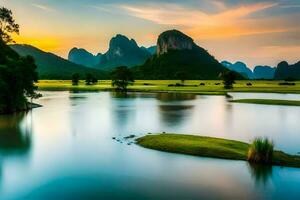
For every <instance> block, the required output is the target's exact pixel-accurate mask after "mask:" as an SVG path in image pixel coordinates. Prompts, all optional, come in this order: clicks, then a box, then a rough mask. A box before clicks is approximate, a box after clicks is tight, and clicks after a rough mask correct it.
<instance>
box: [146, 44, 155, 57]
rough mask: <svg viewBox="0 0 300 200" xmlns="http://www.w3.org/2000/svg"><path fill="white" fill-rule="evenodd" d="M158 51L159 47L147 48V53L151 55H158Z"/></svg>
mask: <svg viewBox="0 0 300 200" xmlns="http://www.w3.org/2000/svg"><path fill="white" fill-rule="evenodd" d="M156 49H157V46H156V45H155V46H151V47H148V48H147V51H148V52H149V53H150V54H151V55H154V54H156Z"/></svg>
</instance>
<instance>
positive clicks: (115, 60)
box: [97, 34, 151, 70]
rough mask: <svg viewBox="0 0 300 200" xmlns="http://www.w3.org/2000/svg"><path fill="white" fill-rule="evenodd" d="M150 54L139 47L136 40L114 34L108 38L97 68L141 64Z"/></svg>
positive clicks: (107, 68)
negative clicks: (107, 44) (107, 45)
mask: <svg viewBox="0 0 300 200" xmlns="http://www.w3.org/2000/svg"><path fill="white" fill-rule="evenodd" d="M150 56H151V54H150V53H149V52H148V51H147V50H146V49H143V48H140V47H139V46H138V45H137V43H136V41H135V40H133V39H131V40H129V39H128V38H127V37H126V36H124V35H120V34H118V35H116V36H115V37H113V38H112V39H111V40H110V43H109V49H108V51H107V52H106V53H105V54H103V56H102V57H101V61H100V63H99V64H98V65H97V68H99V69H106V70H111V69H113V68H115V67H118V66H127V67H133V66H136V65H141V64H143V63H144V62H145V61H146V60H147V59H148V58H149V57H150Z"/></svg>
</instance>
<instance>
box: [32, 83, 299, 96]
mask: <svg viewBox="0 0 300 200" xmlns="http://www.w3.org/2000/svg"><path fill="white" fill-rule="evenodd" d="M280 82H282V81H249V80H247V81H237V82H236V84H235V85H234V89H232V90H225V89H224V88H223V85H222V81H212V80H205V81H185V86H184V87H182V86H181V87H173V86H172V87H168V85H169V84H176V83H180V81H178V80H137V81H136V82H135V83H134V85H132V86H129V91H142V92H152V91H153V92H166V91H169V92H172V91H174V92H188V93H200V94H201V93H202V94H214V95H216V94H219V95H224V94H226V93H227V92H276V93H299V94H300V82H295V83H296V85H294V86H288V85H279V83H280ZM200 83H203V84H204V85H200ZM247 83H251V84H252V86H247ZM37 86H38V87H39V89H40V90H80V91H99V90H112V89H113V88H112V86H111V81H99V82H98V84H96V85H88V86H87V85H85V84H84V81H80V84H79V85H78V86H72V83H71V81H60V80H40V81H39V83H37Z"/></svg>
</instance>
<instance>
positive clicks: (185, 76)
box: [175, 71, 188, 84]
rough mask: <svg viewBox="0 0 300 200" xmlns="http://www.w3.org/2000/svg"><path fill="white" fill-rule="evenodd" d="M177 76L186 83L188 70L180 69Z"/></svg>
mask: <svg viewBox="0 0 300 200" xmlns="http://www.w3.org/2000/svg"><path fill="white" fill-rule="evenodd" d="M175 76H176V78H178V79H179V80H181V83H182V84H184V81H185V80H186V79H187V77H188V75H187V73H186V72H184V71H179V72H177V73H176V75H175Z"/></svg>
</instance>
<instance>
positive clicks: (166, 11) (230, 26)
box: [121, 1, 285, 38]
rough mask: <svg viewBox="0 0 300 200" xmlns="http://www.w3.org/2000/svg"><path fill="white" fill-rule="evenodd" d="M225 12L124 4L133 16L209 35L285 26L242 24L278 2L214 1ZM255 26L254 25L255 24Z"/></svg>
mask: <svg viewBox="0 0 300 200" xmlns="http://www.w3.org/2000/svg"><path fill="white" fill-rule="evenodd" d="M213 2H214V4H216V6H217V7H219V8H222V10H223V11H220V12H218V13H213V14H211V13H206V12H203V11H201V10H195V9H191V8H185V7H182V6H179V5H178V4H161V5H160V6H132V5H121V8H122V9H124V10H126V11H127V13H128V14H129V15H131V16H134V17H138V18H141V19H145V20H148V21H152V22H154V23H157V24H161V25H172V26H177V27H180V28H182V29H184V30H185V31H187V32H189V33H192V35H198V36H199V35H201V36H205V37H206V38H207V37H224V36H226V37H227V36H237V35H247V34H259V33H267V32H282V31H285V30H284V29H281V28H276V29H272V28H256V29H251V30H250V28H249V29H247V28H245V26H244V27H241V26H240V24H241V23H243V24H244V23H245V22H247V21H248V22H250V21H251V19H249V18H247V17H248V16H249V15H251V14H253V13H255V12H258V11H262V10H265V9H268V8H272V7H275V6H277V5H278V4H276V3H255V4H248V5H242V6H239V7H233V8H227V9H226V5H225V4H224V3H222V2H220V1H213ZM252 28H253V27H252Z"/></svg>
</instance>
